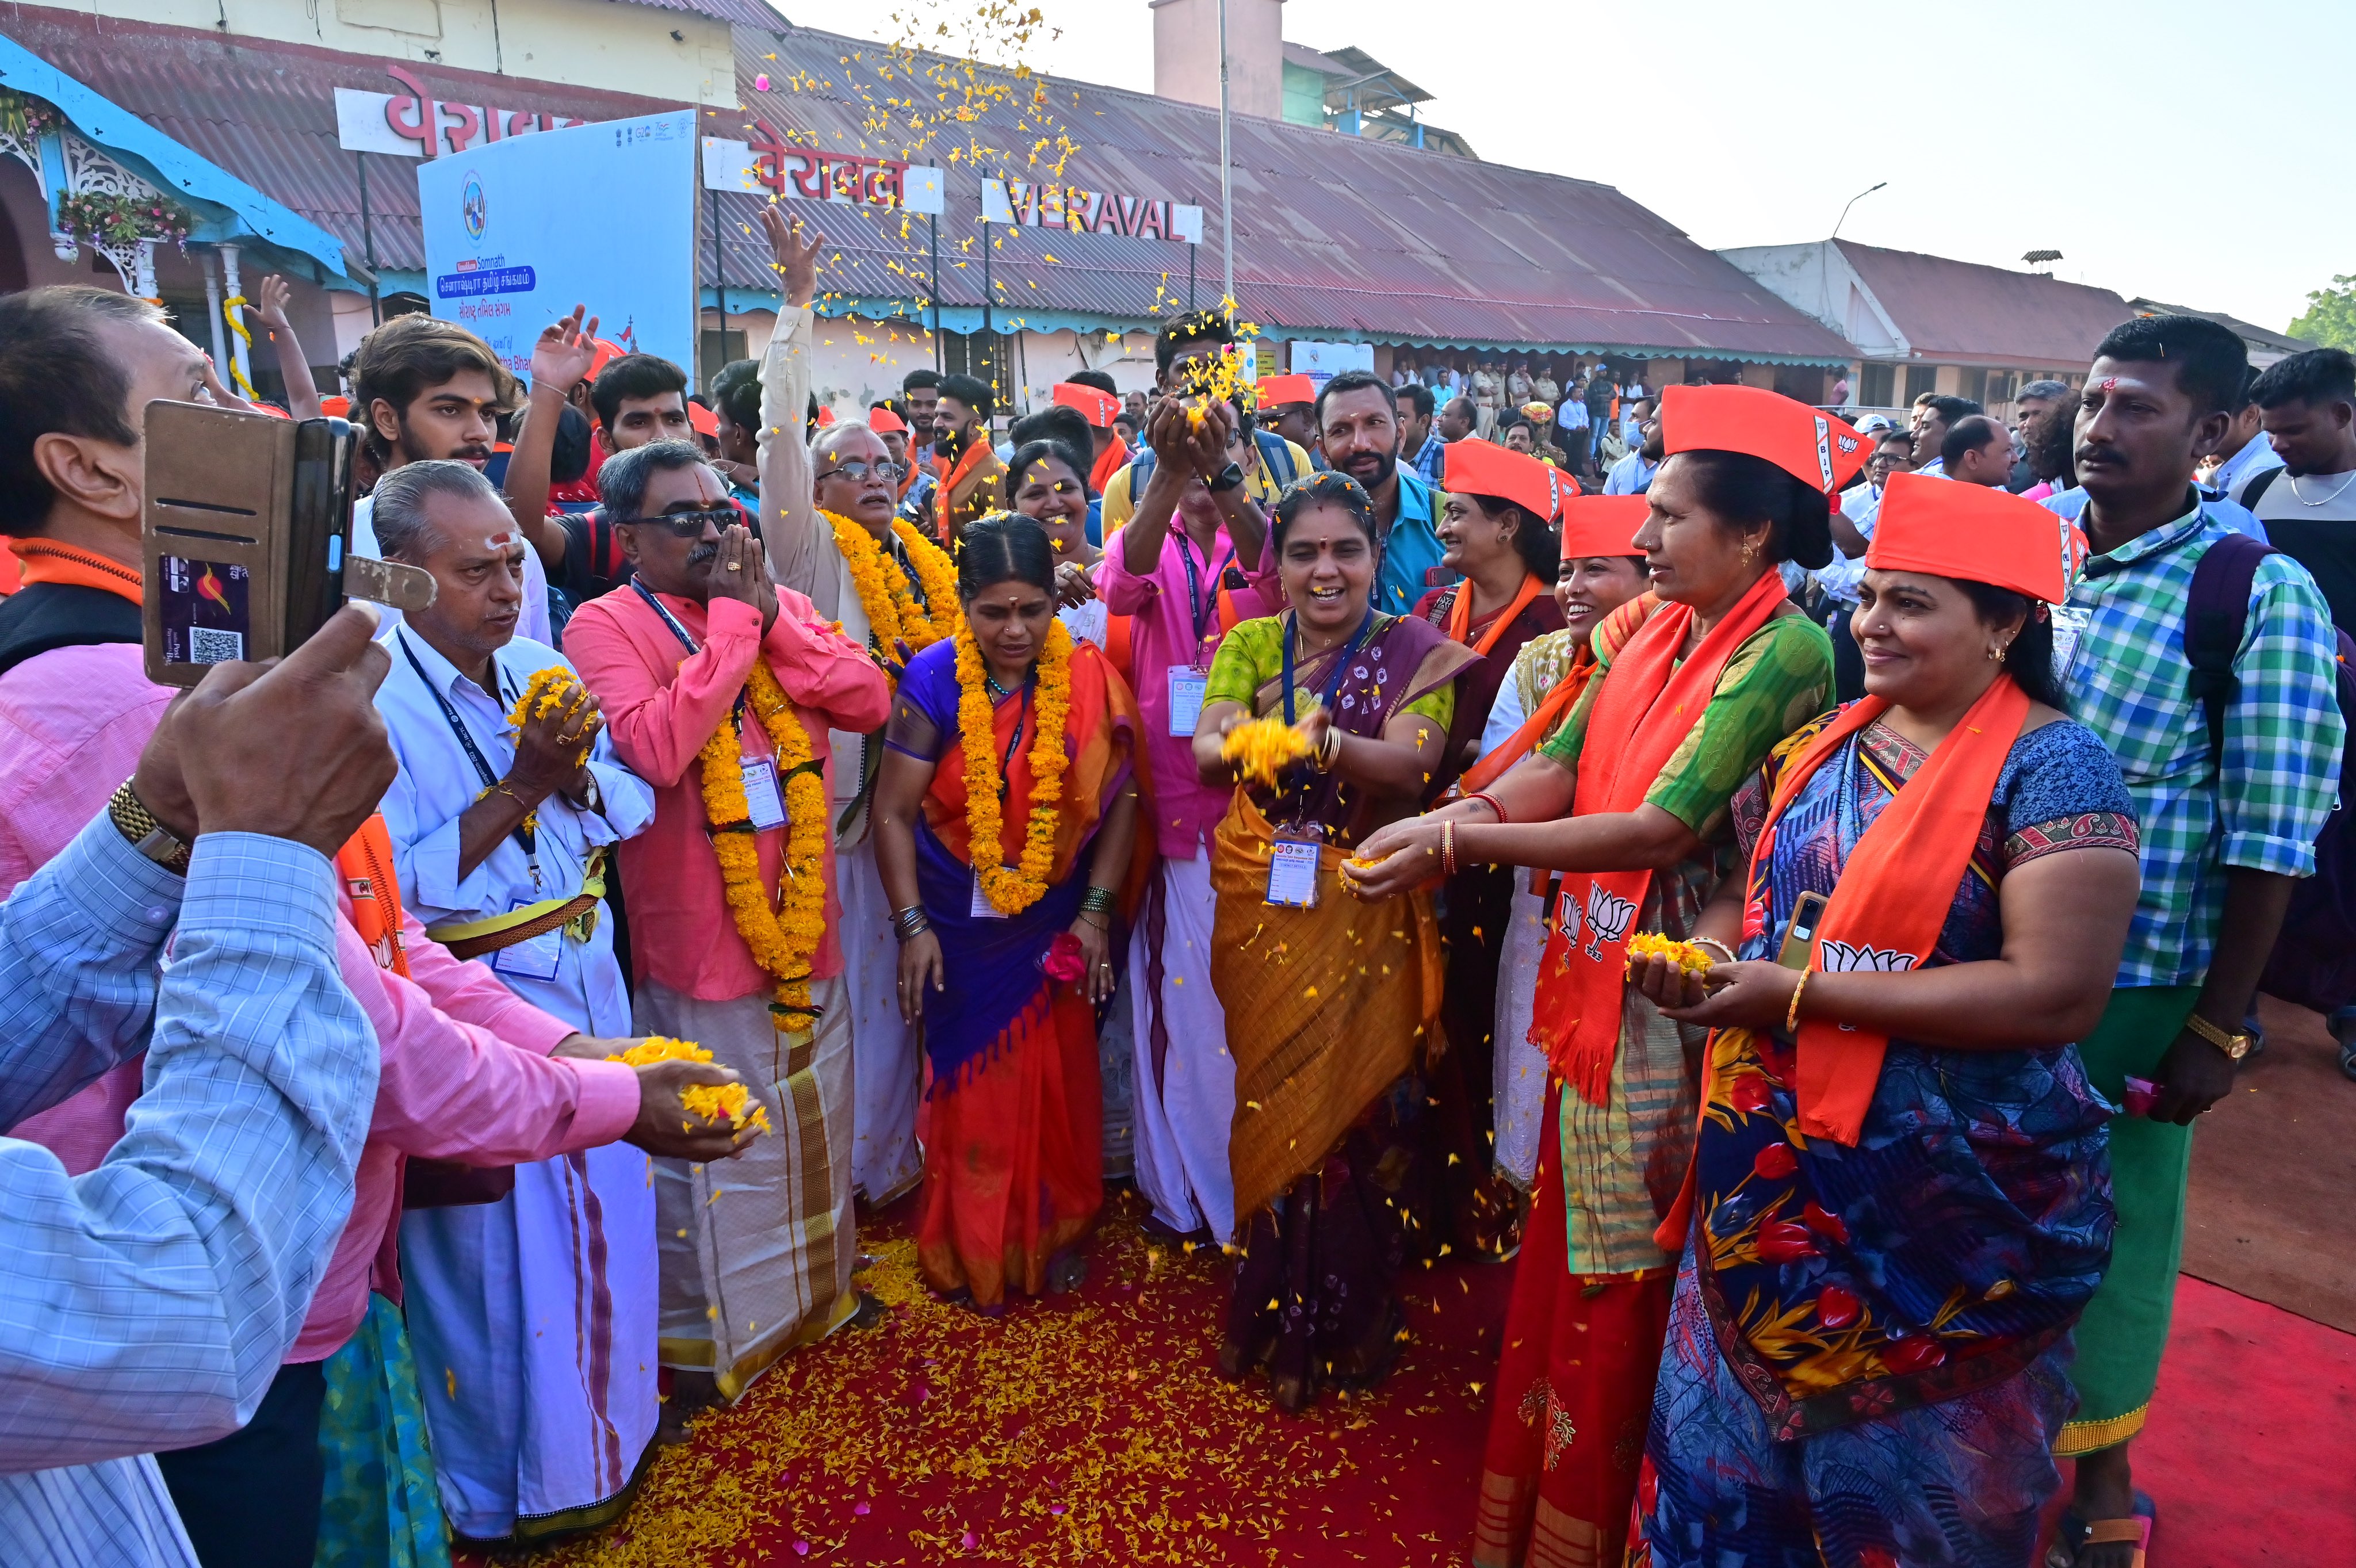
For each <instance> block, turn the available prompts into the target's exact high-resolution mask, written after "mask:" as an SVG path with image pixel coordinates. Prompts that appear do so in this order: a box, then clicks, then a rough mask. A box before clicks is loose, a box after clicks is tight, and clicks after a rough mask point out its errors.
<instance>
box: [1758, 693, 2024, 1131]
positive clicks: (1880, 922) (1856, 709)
mask: <svg viewBox="0 0 2356 1568" xmlns="http://www.w3.org/2000/svg"><path fill="white" fill-rule="evenodd" d="M1889 705H1890V704H1889V703H1887V702H1886V701H1884V700H1883V699H1882V698H1879V697H1867V698H1865V699H1864V700H1862V701H1860V702H1856V703H1850V704H1849V705H1848V707H1847V709H1845V710H1844V711H1843V712H1842V713H1841V714H1840V716H1839V717H1838V718H1836V719H1835V720H1833V722H1832V723H1830V724H1828V725H1826V726H1825V727H1824V730H1823V732H1822V733H1820V734H1819V735H1817V736H1816V737H1815V739H1814V740H1811V741H1810V742H1809V743H1808V744H1807V746H1805V747H1804V748H1803V749H1802V751H1801V752H1800V754H1799V755H1798V756H1797V757H1793V758H1792V759H1791V761H1790V762H1789V763H1787V764H1785V765H1784V768H1783V776H1782V777H1781V778H1780V779H1777V780H1776V784H1775V799H1774V800H1773V802H1772V804H1771V805H1770V806H1769V808H1768V812H1767V825H1766V826H1765V827H1764V828H1763V829H1762V830H1761V832H1760V834H1759V843H1758V847H1757V848H1756V849H1755V850H1753V851H1752V853H1751V865H1753V866H1754V867H1757V868H1760V869H1762V870H1763V869H1764V867H1765V866H1766V865H1767V864H1768V862H1769V860H1770V859H1771V858H1772V854H1773V852H1774V846H1775V823H1776V822H1777V821H1778V820H1779V819H1780V818H1781V817H1782V815H1783V810H1784V808H1785V807H1787V806H1789V805H1790V804H1791V803H1792V802H1793V800H1796V799H1797V798H1798V797H1799V793H1800V790H1801V789H1803V788H1804V786H1805V785H1806V784H1807V781H1808V778H1809V776H1810V775H1811V774H1813V773H1815V770H1816V768H1818V767H1819V766H1821V765H1822V764H1823V763H1824V762H1825V761H1826V759H1827V758H1828V757H1832V756H1833V755H1834V754H1835V753H1836V752H1837V751H1838V750H1839V749H1840V747H1841V745H1842V743H1843V742H1845V741H1847V739H1848V738H1849V737H1850V736H1853V735H1855V734H1857V733H1858V731H1859V730H1861V729H1863V728H1865V726H1866V725H1869V724H1871V723H1872V722H1873V721H1874V720H1875V719H1877V718H1879V717H1880V716H1881V714H1882V713H1883V711H1884V710H1886V709H1887V708H1888V707H1889ZM2028 717H2029V695H2028V693H2025V692H2023V691H2022V690H2021V689H2020V688H2019V686H2018V685H2016V684H2015V683H2014V682H2013V679H2012V677H2011V676H2009V675H1998V676H1997V679H1996V683H1995V684H1994V685H1992V686H1990V687H1989V688H1988V689H1987V692H1986V693H1982V695H1981V697H1980V700H1979V701H1978V702H1976V703H1973V704H1972V707H1971V711H1970V712H1969V713H1967V714H1965V715H1964V717H1963V722H1961V723H1960V724H1958V725H1955V727H1954V729H1953V730H1952V731H1950V732H1949V733H1948V735H1947V737H1946V738H1945V739H1944V740H1942V741H1941V742H1940V743H1939V745H1938V748H1937V749H1936V750H1934V751H1933V752H1932V753H1931V755H1930V757H1929V758H1928V759H1927V760H1925V761H1924V762H1923V764H1922V767H1920V768H1916V769H1915V770H1914V776H1913V777H1912V779H1908V780H1906V783H1905V786H1904V788H1902V789H1900V790H1899V791H1898V794H1897V796H1896V797H1895V798H1894V799H1893V800H1891V801H1890V804H1889V805H1888V806H1886V807H1884V808H1883V810H1882V812H1881V815H1880V816H1879V817H1877V818H1875V819H1874V822H1873V825H1872V826H1871V827H1869V828H1868V829H1866V830H1865V832H1864V835H1863V836H1862V837H1860V838H1859V839H1858V841H1857V846H1856V847H1855V848H1854V849H1852V850H1850V851H1849V853H1848V861H1847V865H1844V866H1842V867H1841V873H1840V879H1839V880H1838V881H1837V882H1836V883H1835V884H1834V885H1833V896H1832V898H1831V900H1830V901H1829V902H1828V903H1826V906H1825V914H1824V918H1823V919H1822V920H1821V921H1819V922H1818V924H1817V927H1816V946H1815V952H1814V953H1812V954H1811V955H1810V957H1809V967H1810V968H1811V969H1819V970H1824V971H1826V972H1833V973H1838V972H1844V971H1849V970H1860V969H1875V970H1890V971H1903V970H1911V969H1913V968H1914V967H1916V966H1917V965H1919V964H1920V963H1921V962H1922V960H1923V959H1925V958H1927V957H1928V956H1929V955H1930V952H1931V950H1932V949H1933V947H1935V946H1936V945H1937V944H1938V940H1939V932H1940V931H1941V929H1944V927H1945V925H1946V923H1947V914H1948V909H1949V907H1950V906H1951V904H1952V903H1953V902H1954V892H1953V890H1954V887H1955V886H1957V885H1958V884H1959V883H1960V882H1961V881H1962V880H1963V876H1964V872H1965V867H1966V866H1967V865H1969V863H1970V861H1971V856H1972V849H1973V846H1974V845H1976V844H1977V843H1978V842H1979V835H1980V829H1981V826H1982V825H1983V823H1984V822H1986V820H1987V809H1988V800H1989V798H1990V797H1991V796H1993V795H1994V794H1995V793H1996V780H1997V774H1999V773H2001V772H2003V771H2004V763H2005V758H2006V757H2008V756H2010V755H2011V753H2012V743H2013V742H2014V741H2016V740H2018V739H2019V737H2020V726H2021V723H2022V721H2024V720H2025V719H2027V718H2028ZM1942 894H1944V896H1937V897H1933V896H1930V895H1942ZM1798 1043H1799V1071H1798V1079H1797V1081H1796V1082H1795V1083H1794V1086H1793V1088H1794V1091H1795V1093H1796V1095H1797V1098H1798V1100H1799V1104H1800V1131H1801V1132H1803V1133H1806V1134H1807V1135H1808V1136H1809V1137H1811V1138H1829V1139H1831V1140H1832V1141H1833V1142H1835V1143H1837V1144H1842V1145H1843V1146H1845V1147H1850V1148H1854V1147H1855V1146H1856V1144H1857V1138H1858V1130H1859V1129H1860V1128H1861V1127H1862V1126H1863V1125H1864V1122H1865V1112H1866V1109H1867V1107H1868V1106H1869V1105H1870V1104H1871V1103H1872V1101H1873V1092H1874V1089H1875V1086H1876V1085H1878V1084H1879V1082H1880V1081H1881V1058H1882V1057H1883V1055H1884V1053H1886V1052H1887V1051H1888V1050H1889V1048H1890V1036H1888V1035H1887V1034H1883V1033H1879V1032H1877V1031H1875V1030H1871V1029H1867V1028H1862V1027H1853V1026H1849V1025H1846V1024H1837V1023H1834V1022H1833V1021H1831V1020H1830V1019H1826V1018H1811V1019H1809V1020H1807V1021H1806V1022H1804V1023H1803V1024H1802V1025H1801V1026H1800V1035H1799V1042H1798Z"/></svg>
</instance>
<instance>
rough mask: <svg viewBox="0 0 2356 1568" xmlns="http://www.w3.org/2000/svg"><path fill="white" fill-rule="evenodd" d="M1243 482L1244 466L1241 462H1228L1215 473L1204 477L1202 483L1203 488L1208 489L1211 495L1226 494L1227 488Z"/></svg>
mask: <svg viewBox="0 0 2356 1568" xmlns="http://www.w3.org/2000/svg"><path fill="white" fill-rule="evenodd" d="M1243 482H1244V466H1243V465H1242V464H1241V463H1230V464H1228V465H1227V466H1226V467H1224V468H1222V469H1220V470H1219V471H1218V472H1217V473H1215V474H1214V475H1212V476H1211V477H1210V478H1208V479H1205V481H1204V482H1203V483H1204V488H1205V489H1208V490H1209V491H1210V492H1211V493H1212V494H1213V495H1215V496H1220V495H1225V494H1226V493H1227V492H1228V491H1229V490H1231V489H1235V488H1236V487H1237V485H1240V484H1242V483H1243Z"/></svg>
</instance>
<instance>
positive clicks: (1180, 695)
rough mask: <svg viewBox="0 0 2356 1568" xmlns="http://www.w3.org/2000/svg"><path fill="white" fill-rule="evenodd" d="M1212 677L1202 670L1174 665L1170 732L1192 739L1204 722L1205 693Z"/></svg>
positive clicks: (1171, 671)
mask: <svg viewBox="0 0 2356 1568" xmlns="http://www.w3.org/2000/svg"><path fill="white" fill-rule="evenodd" d="M1210 685H1211V678H1210V677H1209V676H1208V675H1205V674H1204V673H1203V671H1200V670H1188V669H1183V668H1181V667H1179V666H1176V665H1173V666H1172V667H1171V670H1170V733H1171V734H1172V735H1173V736H1178V737H1180V738H1181V739H1191V738H1192V737H1193V736H1194V731H1195V728H1196V727H1197V726H1198V725H1201V724H1202V722H1203V693H1205V692H1206V691H1208V690H1209V689H1210Z"/></svg>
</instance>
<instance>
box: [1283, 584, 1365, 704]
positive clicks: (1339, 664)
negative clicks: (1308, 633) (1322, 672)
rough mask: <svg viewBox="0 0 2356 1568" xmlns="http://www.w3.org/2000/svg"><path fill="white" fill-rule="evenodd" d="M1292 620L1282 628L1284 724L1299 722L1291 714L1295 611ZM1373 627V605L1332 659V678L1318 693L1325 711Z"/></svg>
mask: <svg viewBox="0 0 2356 1568" xmlns="http://www.w3.org/2000/svg"><path fill="white" fill-rule="evenodd" d="M1292 620H1293V624H1292V625H1291V626H1288V627H1286V628H1284V722H1285V723H1286V724H1297V723H1299V722H1300V721H1299V720H1297V719H1295V718H1294V717H1293V714H1292V643H1293V639H1294V638H1295V637H1296V636H1297V635H1298V628H1299V626H1300V622H1301V617H1300V615H1299V614H1298V613H1296V614H1295V615H1294V616H1293V618H1292ZM1374 628H1375V612H1374V608H1373V607H1371V606H1369V607H1367V610H1366V618H1365V619H1364V620H1362V621H1360V622H1359V623H1358V629H1357V630H1355V631H1354V632H1352V633H1351V634H1350V640H1349V642H1348V643H1347V645H1345V646H1344V648H1343V650H1342V654H1341V657H1340V658H1338V659H1336V660H1333V679H1332V680H1330V681H1328V682H1325V689H1324V690H1323V692H1321V693H1318V701H1319V702H1321V703H1323V704H1324V708H1325V711H1326V712H1327V713H1329V714H1330V713H1332V712H1333V699H1334V698H1335V697H1336V696H1337V695H1339V694H1340V693H1341V690H1342V675H1343V672H1344V671H1347V670H1348V669H1349V668H1350V660H1352V659H1353V658H1354V657H1355V656H1356V654H1357V651H1358V650H1359V649H1360V648H1361V647H1363V646H1364V645H1365V640H1366V634H1367V633H1368V632H1370V631H1372V630H1373V629H1374Z"/></svg>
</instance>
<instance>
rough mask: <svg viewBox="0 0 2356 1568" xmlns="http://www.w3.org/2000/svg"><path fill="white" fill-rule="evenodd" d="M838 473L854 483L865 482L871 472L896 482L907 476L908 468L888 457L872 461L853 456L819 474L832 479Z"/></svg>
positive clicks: (820, 476)
mask: <svg viewBox="0 0 2356 1568" xmlns="http://www.w3.org/2000/svg"><path fill="white" fill-rule="evenodd" d="M838 474H840V475H841V476H842V477H843V478H846V479H849V480H850V481H851V483H852V484H863V483H865V482H866V479H867V476H868V475H870V474H873V475H874V476H875V477H876V478H879V479H883V480H886V481H889V482H892V483H895V484H896V483H897V482H898V481H900V480H901V479H904V478H906V477H907V474H908V470H907V467H906V466H905V464H900V463H894V462H891V461H889V460H888V459H887V460H885V461H883V462H875V463H871V462H869V461H868V460H867V459H866V458H864V457H853V458H852V459H851V461H850V462H848V463H838V464H836V465H835V466H834V467H831V468H829V469H828V470H827V471H826V472H825V473H823V474H820V475H819V476H818V478H820V479H831V478H834V477H835V476H836V475H838ZM813 482H815V481H813Z"/></svg>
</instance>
